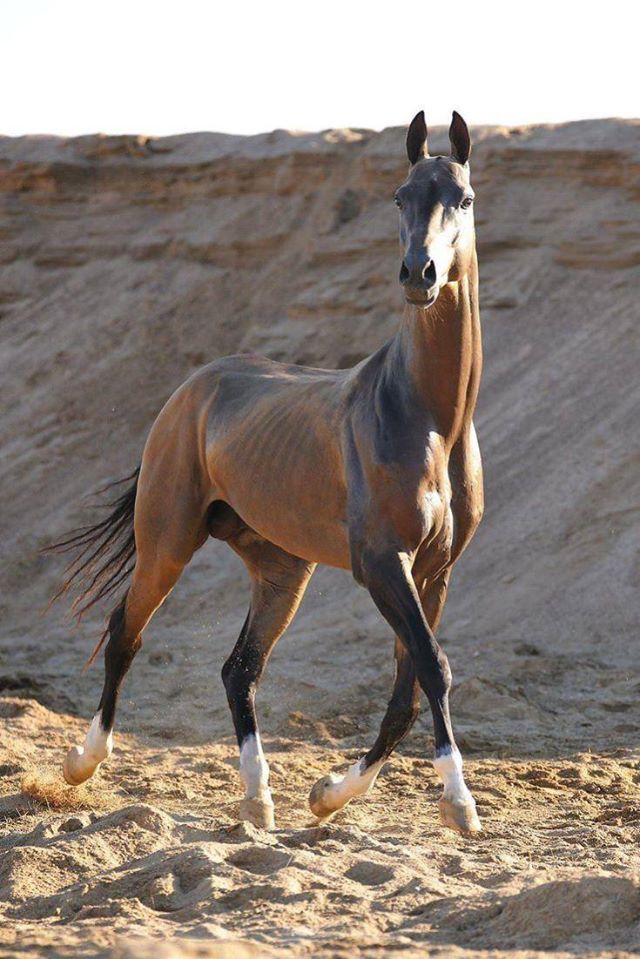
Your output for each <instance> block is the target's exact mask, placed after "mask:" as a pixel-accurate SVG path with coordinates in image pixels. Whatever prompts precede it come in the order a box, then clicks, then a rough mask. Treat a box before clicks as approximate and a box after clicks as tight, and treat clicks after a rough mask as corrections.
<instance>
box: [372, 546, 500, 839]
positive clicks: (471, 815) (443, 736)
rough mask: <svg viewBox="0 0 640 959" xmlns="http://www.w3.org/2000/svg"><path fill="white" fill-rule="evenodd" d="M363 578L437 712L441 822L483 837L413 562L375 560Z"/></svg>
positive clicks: (393, 555)
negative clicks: (415, 578)
mask: <svg viewBox="0 0 640 959" xmlns="http://www.w3.org/2000/svg"><path fill="white" fill-rule="evenodd" d="M362 577H363V580H364V584H365V585H366V587H367V588H368V590H369V592H370V594H371V597H372V599H373V601H374V603H375V604H376V606H377V607H378V609H379V610H380V612H381V613H382V615H383V616H384V618H385V619H386V620H387V622H388V623H389V624H390V626H392V628H393V629H394V630H395V632H396V635H397V636H399V638H400V640H401V641H402V643H403V645H404V647H405V649H406V650H407V652H408V653H409V656H410V657H411V660H412V662H413V665H414V668H415V671H416V675H417V677H418V682H419V683H420V685H421V687H422V689H423V690H424V692H425V694H426V696H427V699H428V700H429V705H430V706H431V712H432V714H433V728H434V737H435V758H434V766H435V769H436V771H437V773H438V775H439V776H440V778H441V779H442V781H443V783H444V792H443V795H442V798H441V800H440V818H441V820H442V822H443V823H444V825H446V826H449V827H450V828H452V829H456V830H458V831H459V832H462V833H472V832H478V831H479V830H480V828H481V826H480V820H479V819H478V814H477V812H476V804H475V801H474V799H473V796H472V795H471V793H470V792H469V790H468V788H467V786H466V783H465V781H464V776H463V774H462V759H461V757H460V752H459V750H458V747H457V746H456V743H455V739H454V736H453V729H452V727H451V718H450V715H449V690H450V688H451V670H450V668H449V661H448V659H447V657H446V655H445V653H444V651H443V650H442V649H441V648H440V646H439V645H438V643H437V642H436V639H435V636H434V635H433V631H432V630H431V628H430V626H429V624H428V622H427V619H426V616H425V612H424V609H423V607H422V603H421V602H420V596H419V594H418V589H417V587H416V584H415V582H414V580H413V576H412V573H411V564H410V561H409V558H408V556H407V555H406V554H403V553H401V552H389V553H385V554H383V555H378V556H370V557H368V558H367V559H366V561H365V562H364V563H363V567H362Z"/></svg>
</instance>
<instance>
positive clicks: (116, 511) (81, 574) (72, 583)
mask: <svg viewBox="0 0 640 959" xmlns="http://www.w3.org/2000/svg"><path fill="white" fill-rule="evenodd" d="M139 475H140V467H138V469H136V470H135V472H133V473H132V474H131V475H130V476H125V478H124V479H121V480H118V481H116V482H115V483H110V484H109V485H108V486H105V487H103V488H102V489H101V490H99V491H98V492H99V493H105V492H106V491H107V490H110V489H113V488H114V487H116V486H122V485H123V484H124V483H127V484H128V485H127V487H126V489H125V490H124V492H122V493H120V495H119V496H118V497H116V499H114V500H112V502H110V503H107V504H106V505H105V506H104V507H103V508H104V509H109V510H110V512H109V515H108V516H107V517H106V518H105V519H103V520H102V521H101V522H99V523H95V524H94V525H93V526H81V527H80V528H79V529H77V530H74V531H73V532H72V533H71V534H70V535H69V536H68V537H67V538H66V539H63V540H61V541H60V542H59V543H53V544H52V545H51V546H48V547H46V548H45V550H44V552H51V553H77V555H76V557H75V558H74V559H73V560H72V561H71V562H70V563H69V565H68V566H67V568H66V570H65V574H64V579H63V581H62V584H61V586H60V588H59V589H58V590H57V592H56V593H55V594H54V596H53V597H52V599H51V603H55V602H56V600H58V599H60V598H61V597H62V596H65V595H66V594H67V593H68V592H69V591H70V590H73V591H75V592H76V593H77V595H76V597H75V599H74V601H73V603H72V604H71V609H72V611H73V613H74V614H75V616H76V618H77V619H78V620H80V618H81V617H82V615H83V613H86V612H87V610H88V609H91V607H92V606H94V605H95V604H96V603H98V602H100V600H103V599H105V598H106V597H107V596H111V594H112V593H114V592H115V591H116V590H117V589H118V587H119V586H121V585H122V583H123V582H124V581H125V580H126V579H127V577H128V576H129V574H130V573H131V571H132V570H133V567H134V558H135V554H136V541H135V536H134V531H133V516H134V511H135V503H136V494H137V492H138V477H139ZM50 605H51V604H50ZM105 637H106V633H105V635H104V636H103V637H102V639H101V641H100V642H99V643H98V646H97V647H96V649H95V650H94V653H93V656H92V657H91V659H90V660H89V662H92V661H93V659H94V658H95V656H96V654H97V653H98V650H99V649H100V647H101V646H102V643H103V642H104V639H105Z"/></svg>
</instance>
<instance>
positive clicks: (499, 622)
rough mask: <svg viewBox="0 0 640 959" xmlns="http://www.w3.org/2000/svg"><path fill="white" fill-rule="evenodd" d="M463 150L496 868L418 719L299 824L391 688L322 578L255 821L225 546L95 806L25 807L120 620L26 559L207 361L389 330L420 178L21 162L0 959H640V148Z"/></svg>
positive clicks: (8, 373) (355, 615)
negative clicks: (74, 601) (468, 159)
mask: <svg viewBox="0 0 640 959" xmlns="http://www.w3.org/2000/svg"><path fill="white" fill-rule="evenodd" d="M476 140H477V146H476V150H475V153H474V158H473V159H474V167H473V168H474V184H475V187H476V191H477V194H478V209H477V221H478V233H479V239H480V256H481V274H482V292H483V323H484V332H485V352H486V370H485V378H484V384H483V390H482V394H481V400H480V406H479V410H478V418H477V421H478V429H479V434H480V440H481V444H482V449H483V454H484V458H485V464H486V472H487V501H488V509H487V514H486V518H485V521H484V523H483V526H482V527H481V531H480V532H479V534H478V536H477V539H476V541H475V542H474V544H473V545H472V547H471V548H470V550H469V552H468V554H467V555H466V556H465V558H464V560H463V562H462V563H461V565H460V568H459V569H458V570H457V573H456V575H455V577H454V581H453V588H452V592H451V597H450V600H449V605H448V609H447V614H446V616H445V620H444V622H443V626H442V630H441V634H442V637H443V641H444V643H445V644H446V647H447V650H448V652H449V655H450V659H451V662H452V667H453V671H454V678H455V682H456V689H455V693H454V697H453V712H454V717H455V721H456V728H457V730H458V739H459V741H460V743H461V746H462V747H463V749H464V751H465V754H466V756H467V757H468V768H469V779H470V782H471V784H472V786H473V788H474V791H475V793H476V796H477V799H478V804H479V809H480V813H481V815H482V818H483V822H484V825H485V832H484V834H483V835H482V837H481V838H479V839H478V840H475V841H473V842H469V841H464V840H462V839H460V838H458V837H457V836H455V835H454V834H450V833H444V832H443V831H441V830H440V828H439V827H438V825H437V815H436V798H437V794H438V790H437V787H436V782H435V777H434V774H433V772H432V770H431V767H430V764H429V762H428V756H429V754H430V744H429V740H430V723H429V722H428V717H422V718H421V719H420V720H419V722H418V725H417V727H416V730H415V731H414V732H413V734H412V736H411V737H410V739H409V740H408V741H407V742H406V743H405V745H404V746H403V748H402V749H401V751H400V755H399V756H398V757H397V758H396V759H395V760H394V761H393V762H392V763H390V765H389V767H388V770H387V772H386V774H385V775H384V776H383V777H382V778H381V779H380V781H379V785H378V786H377V787H376V790H375V792H374V793H372V795H371V796H370V797H369V798H368V799H367V800H366V801H364V802H360V803H357V804H353V805H352V806H350V807H348V809H347V810H345V811H344V812H343V813H341V814H340V815H339V816H338V817H337V818H336V820H335V821H334V822H333V823H331V824H329V825H324V826H321V827H317V826H316V825H315V824H314V823H312V822H311V818H310V815H309V813H308V811H307V807H306V796H307V793H308V790H309V788H310V786H311V785H312V783H313V782H314V781H315V779H316V778H317V776H319V775H320V774H322V773H324V772H326V771H327V770H328V769H329V768H332V767H336V766H338V765H339V764H340V763H342V762H344V761H345V759H347V758H352V757H355V756H356V755H358V754H359V753H360V751H361V750H362V749H363V747H365V746H366V745H367V744H369V743H370V741H371V739H372V737H373V736H374V735H375V730H376V728H377V724H378V722H379V720H380V718H381V715H382V711H383V708H384V703H385V699H386V695H387V692H388V687H389V684H390V677H391V656H392V644H391V641H390V637H389V635H388V630H387V629H386V627H385V625H384V624H383V623H382V622H381V620H380V618H379V617H378V615H377V613H376V612H375V610H374V609H373V608H372V604H371V602H370V600H369V599H368V597H367V595H366V594H365V593H364V592H363V591H362V590H358V589H357V588H356V587H355V585H354V584H353V583H352V582H351V580H350V577H349V576H348V575H346V574H343V573H338V572H335V571H330V570H322V571H320V572H319V573H318V574H317V576H316V577H314V579H313V580H312V584H311V586H310V588H309V591H308V595H307V597H306V599H305V601H304V604H303V608H302V610H301V612H300V614H299V616H298V618H297V619H296V621H295V623H294V624H293V626H292V627H291V629H290V631H289V632H288V634H287V636H286V637H285V638H284V639H283V640H282V641H281V643H280V645H279V647H278V649H277V650H276V652H275V654H274V657H273V660H272V662H271V664H270V668H269V672H268V676H267V678H266V680H265V682H264V684H263V687H262V689H261V693H260V710H261V715H262V723H263V728H264V733H265V739H266V741H267V743H268V748H269V754H270V758H271V760H272V762H271V765H272V777H273V784H274V792H275V797H276V802H277V812H278V830H277V831H276V833H275V834H272V835H268V834H262V833H259V832H257V831H256V830H254V829H252V828H250V827H246V826H240V827H238V826H237V825H235V819H234V816H235V812H236V808H237V805H236V804H237V801H238V798H239V789H238V781H237V773H236V753H235V746H234V743H233V740H232V737H231V736H230V732H231V724H230V719H229V717H228V713H227V707H226V703H225V701H224V695H223V690H222V686H221V683H220V679H219V669H220V666H221V664H222V662H223V660H224V657H225V655H226V653H227V652H228V650H229V649H230V647H231V645H232V643H233V641H234V639H235V636H236V634H237V632H238V631H239V628H240V625H241V623H242V620H243V618H244V612H245V604H246V579H245V576H244V572H243V569H242V566H241V564H239V562H238V561H237V560H236V558H235V557H233V556H232V555H231V554H229V553H227V551H226V550H225V547H224V546H223V545H222V544H213V543H212V544H209V545H207V547H206V548H204V549H203V550H202V551H201V553H200V554H198V556H197V557H196V558H195V559H194V561H193V563H192V565H191V566H190V568H189V570H188V572H187V574H186V575H185V576H184V577H183V580H182V581H181V583H180V584H179V586H178V588H177V589H176V591H175V593H174V595H173V596H172V597H171V599H170V600H169V601H168V603H167V605H166V606H165V608H164V609H163V611H162V613H161V615H159V616H158V618H157V619H156V620H155V621H154V623H153V625H152V627H150V629H149V631H148V634H147V636H146V644H145V647H144V650H143V652H142V653H141V654H140V657H139V659H138V661H137V662H136V664H135V668H134V670H133V672H132V675H131V677H130V680H129V681H128V683H127V686H126V688H125V691H124V696H123V700H122V705H121V709H120V714H119V730H120V733H119V736H118V737H117V745H116V753H115V754H114V757H113V760H112V762H111V763H110V764H109V766H108V767H106V768H105V769H104V771H103V772H101V774H100V776H99V778H98V779H96V781H95V782H94V783H92V784H91V785H90V787H88V788H87V790H86V791H84V792H82V793H81V795H80V800H81V803H82V805H84V807H85V808H83V809H80V810H78V811H66V812H63V811H58V812H56V811H55V810H46V809H43V808H41V807H29V806H27V807H25V806H24V803H23V801H22V800H20V799H18V798H16V796H17V794H18V792H19V788H20V782H21V779H22V777H23V775H24V773H25V770H27V769H30V768H36V769H37V770H43V769H51V770H54V771H55V774H56V775H57V770H58V768H59V762H60V759H61V756H62V755H63V752H64V749H65V747H66V746H67V745H68V744H69V743H70V742H73V741H76V740H77V739H78V737H79V736H80V735H81V731H82V730H83V729H84V728H85V725H86V717H87V716H90V715H91V713H92V711H93V708H94V707H95V703H96V700H97V696H98V693H99V685H100V676H99V671H97V670H95V669H94V670H91V671H89V672H88V673H86V674H82V673H81V672H80V669H81V665H82V663H83V661H84V659H85V658H86V655H87V654H88V652H89V650H90V648H91V646H92V644H93V642H94V640H95V636H96V633H97V630H98V629H99V626H100V620H99V617H96V618H94V619H93V620H87V622H86V623H85V624H84V626H83V628H82V629H81V630H80V631H74V630H70V629H69V626H68V624H67V623H65V622H64V620H63V617H62V613H61V612H57V613H53V614H50V615H49V616H48V617H47V618H41V617H40V616H39V610H40V609H41V607H42V606H43V604H44V603H45V601H46V597H47V595H48V594H49V593H50V591H51V588H52V586H53V584H54V583H55V581H56V578H57V576H58V575H59V572H60V565H59V564H58V563H56V562H53V561H51V560H45V559H43V558H41V557H39V556H38V553H37V549H38V547H39V546H40V545H42V544H43V543H45V542H46V541H47V540H48V539H49V538H51V537H55V536H56V535H58V534H59V533H60V532H62V531H63V530H64V529H66V528H68V526H69V525H72V524H73V523H75V522H77V521H78V520H80V519H81V518H82V517H83V515H85V514H83V513H82V508H81V505H82V504H81V497H82V496H83V494H84V493H86V492H87V491H90V490H91V489H93V488H95V487H97V486H98V485H100V483H101V482H103V481H104V480H105V479H109V478H110V477H115V476H118V475H122V474H123V473H125V472H128V471H130V469H131V468H132V467H133V466H134V465H135V464H136V462H137V460H138V457H139V452H140V448H141V445H142V443H143V441H144V436H145V434H146V431H147V429H148V427H149V424H150V422H151V421H152V418H153V416H154V414H155V412H156V411H157V410H158V408H159V406H160V405H161V404H162V402H163V401H164V399H165V398H166V396H167V395H168V394H169V393H170V392H171V390H172V389H173V388H174V387H175V386H177V385H178V384H179V383H180V382H181V380H182V379H184V378H185V376H186V375H187V374H188V373H189V372H191V371H192V370H193V369H194V368H196V367H197V366H198V365H199V364H201V363H202V362H204V361H206V360H207V359H209V358H211V357H213V356H215V355H218V354H220V353H225V352H230V351H233V350H238V349H259V350H261V351H264V352H267V353H269V354H270V355H272V356H277V357H287V358H289V359H293V360H295V361H298V362H306V363H313V364H326V365H348V364H350V363H353V362H355V361H356V360H357V359H359V358H360V357H361V356H363V355H365V354H366V353H367V352H370V351H371V350H372V349H374V348H375V347H376V346H377V345H378V344H379V343H380V342H382V341H383V340H384V338H385V337H386V336H388V335H389V334H390V333H391V332H392V330H393V328H394V324H395V322H396V317H397V316H398V312H399V309H400V302H399V295H398V291H397V285H396V282H395V274H396V271H397V251H396V244H395V232H394V231H395V224H394V217H395V214H394V210H393V206H392V204H391V203H390V202H389V200H390V197H391V195H392V191H393V187H394V186H395V185H396V183H397V182H399V180H400V178H401V176H402V171H403V161H402V153H401V149H402V132H401V131H399V130H389V131H384V132H383V133H382V134H372V133H369V132H359V133H345V132H341V133H330V134H325V135H320V134H319V135H313V136H312V135H307V136H302V137H294V136H291V135H290V134H286V133H283V132H278V133H275V134H270V135H268V136H263V137H255V138H234V137H222V136H219V135H213V134H198V135H193V136H190V137H177V138H169V139H166V140H161V141H152V142H147V141H145V140H144V139H140V138H139V139H136V138H97V137H87V138H80V139H76V140H55V139H52V138H26V139H22V140H0V197H1V200H2V211H3V217H2V227H1V239H2V245H1V247H0V300H1V302H0V310H1V311H2V320H1V323H2V326H1V330H2V345H3V348H2V354H1V356H0V364H1V370H0V383H1V384H2V409H3V418H2V423H1V425H0V429H1V431H2V435H1V438H0V439H1V442H2V448H3V457H2V460H1V461H0V482H1V484H2V486H1V488H2V503H3V510H2V520H3V536H2V542H1V544H0V549H1V550H2V557H1V558H2V565H1V570H0V576H1V581H2V600H1V603H2V606H1V611H2V614H3V617H2V622H3V629H2V637H1V645H0V689H1V690H2V691H3V694H4V699H2V700H1V701H0V736H1V737H2V747H3V749H2V757H1V765H0V774H2V776H3V779H2V782H3V784H4V785H3V789H2V792H3V794H4V795H5V797H6V798H5V799H4V800H3V803H4V805H2V806H0V814H2V815H3V816H4V817H5V822H4V826H3V837H4V838H3V839H2V846H1V847H0V848H1V853H0V903H2V907H1V911H2V915H3V921H2V925H1V926H0V943H2V945H1V946H0V954H5V953H6V954H8V955H10V954H13V953H19V954H22V953H26V954H34V955H36V954H39V955H45V954H46V955H72V954H73V955H77V954H81V955H94V954H96V953H99V954H101V955H120V956H126V957H129V956H134V955H136V956H138V955H140V956H146V955H147V954H148V955H151V951H149V952H148V953H147V952H144V951H143V950H142V947H141V945H140V943H139V942H137V941H132V939H131V937H132V936H136V935H140V934H147V935H148V934H152V935H158V936H162V937H163V938H164V937H169V938H171V943H170V944H168V945H167V946H166V947H165V948H166V950H167V951H165V952H164V953H162V952H161V951H160V950H159V948H158V947H157V946H153V947H152V951H153V955H154V957H158V959H162V957H163V956H170V955H178V956H179V955H182V954H184V955H189V956H191V955H233V956H239V957H242V955H248V956H249V955H260V954H263V953H264V954H266V955H270V954H274V952H281V951H283V950H288V951H289V952H291V954H293V955H305V954H308V955H327V956H330V955H331V956H342V955H344V956H347V955H349V956H350V955H354V954H357V952H358V950H360V952H361V954H363V955H373V956H377V955H387V954H393V952H394V951H397V952H399V953H400V954H402V955H407V956H410V955H414V954H415V955H419V954H420V955H424V954H425V948H426V947H428V948H429V950H431V954H434V955H446V956H457V955H478V954H479V953H481V952H482V953H484V952H487V954H491V955H493V954H497V953H500V952H506V951H508V952H509V953H510V954H516V955H533V954H538V953H539V952H540V951H548V950H556V954H560V955H563V954H565V953H566V954H576V953H578V954H584V953H585V952H588V953H589V954H590V955H599V954H616V955H621V954H624V953H625V952H632V951H633V950H634V949H636V947H638V945H639V944H640V929H639V927H638V922H639V920H640V893H639V891H638V886H637V884H636V882H637V876H638V875H639V874H640V868H639V863H638V839H639V838H640V837H639V825H640V803H639V799H640V788H639V785H638V784H639V782H640V755H639V754H638V751H637V743H638V736H639V733H640V712H639V709H638V690H639V689H640V679H639V677H638V663H639V659H640V656H639V654H638V651H637V625H638V615H637V614H638V603H637V586H638V565H637V554H636V550H637V541H638V520H637V511H634V509H636V508H637V459H636V461H635V463H636V465H635V472H634V461H633V458H632V453H633V450H632V449H631V446H630V443H629V436H631V435H634V434H635V435H637V411H638V407H639V402H638V401H639V396H638V393H639V388H638V377H637V369H638V354H639V351H638V320H639V319H640V317H639V315H638V313H639V310H638V307H637V304H636V295H637V289H638V279H639V270H638V266H639V264H640V234H639V233H638V229H637V217H638V198H639V196H640V191H639V182H640V181H639V177H638V171H639V165H638V158H639V156H640V134H639V132H638V126H637V125H636V124H634V123H629V122H625V123H623V122H616V121H598V122H593V123H581V124H568V125H565V126H561V127H549V128H531V129H523V130H517V131H513V130H511V131H509V130H506V129H484V130H479V131H477V132H476ZM434 142H435V145H436V147H437V146H438V144H439V143H440V144H441V143H442V136H441V134H439V133H436V136H435V137H434ZM634 480H636V482H635V485H634ZM634 490H635V492H636V499H634ZM185 937H186V938H185ZM230 939H231V940H233V941H234V943H233V945H231V946H230V945H229V942H228V940H230ZM187 940H188V941H187ZM239 940H242V941H243V943H244V945H243V946H242V947H240V946H239V945H238V944H237V943H238V941H239ZM3 949H4V950H5V952H4V953H3V952H2V950H3ZM225 949H226V950H227V951H226V952H225ZM229 949H230V950H231V951H228V950H229ZM243 950H244V951H243Z"/></svg>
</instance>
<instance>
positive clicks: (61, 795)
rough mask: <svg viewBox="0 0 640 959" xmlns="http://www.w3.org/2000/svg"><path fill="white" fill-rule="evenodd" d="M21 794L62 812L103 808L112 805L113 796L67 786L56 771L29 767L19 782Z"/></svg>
mask: <svg viewBox="0 0 640 959" xmlns="http://www.w3.org/2000/svg"><path fill="white" fill-rule="evenodd" d="M20 789H21V791H22V795H23V796H24V797H25V798H26V799H28V800H30V801H31V802H35V803H38V804H39V805H41V806H46V807H47V809H55V810H60V811H63V812H72V811H74V810H76V809H96V808H98V809H104V808H110V807H111V806H112V805H113V798H114V797H113V796H111V795H110V794H109V793H106V794H105V791H104V789H101V791H100V793H97V792H96V791H95V790H93V789H90V788H89V787H87V786H84V785H83V786H68V785H67V784H66V783H65V781H64V780H63V778H62V775H61V774H60V772H58V771H54V770H42V769H30V770H29V771H28V772H26V773H25V774H24V776H23V777H22V781H21V783H20Z"/></svg>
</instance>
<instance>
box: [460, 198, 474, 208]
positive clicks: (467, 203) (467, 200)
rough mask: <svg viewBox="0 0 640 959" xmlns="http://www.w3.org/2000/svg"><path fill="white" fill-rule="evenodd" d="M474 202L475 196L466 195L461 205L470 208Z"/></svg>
mask: <svg viewBox="0 0 640 959" xmlns="http://www.w3.org/2000/svg"><path fill="white" fill-rule="evenodd" d="M472 203H473V197H472V196H466V197H465V198H464V199H463V201H462V203H461V204H460V206H461V207H462V209H463V210H468V209H469V207H470V206H471V204H472Z"/></svg>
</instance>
